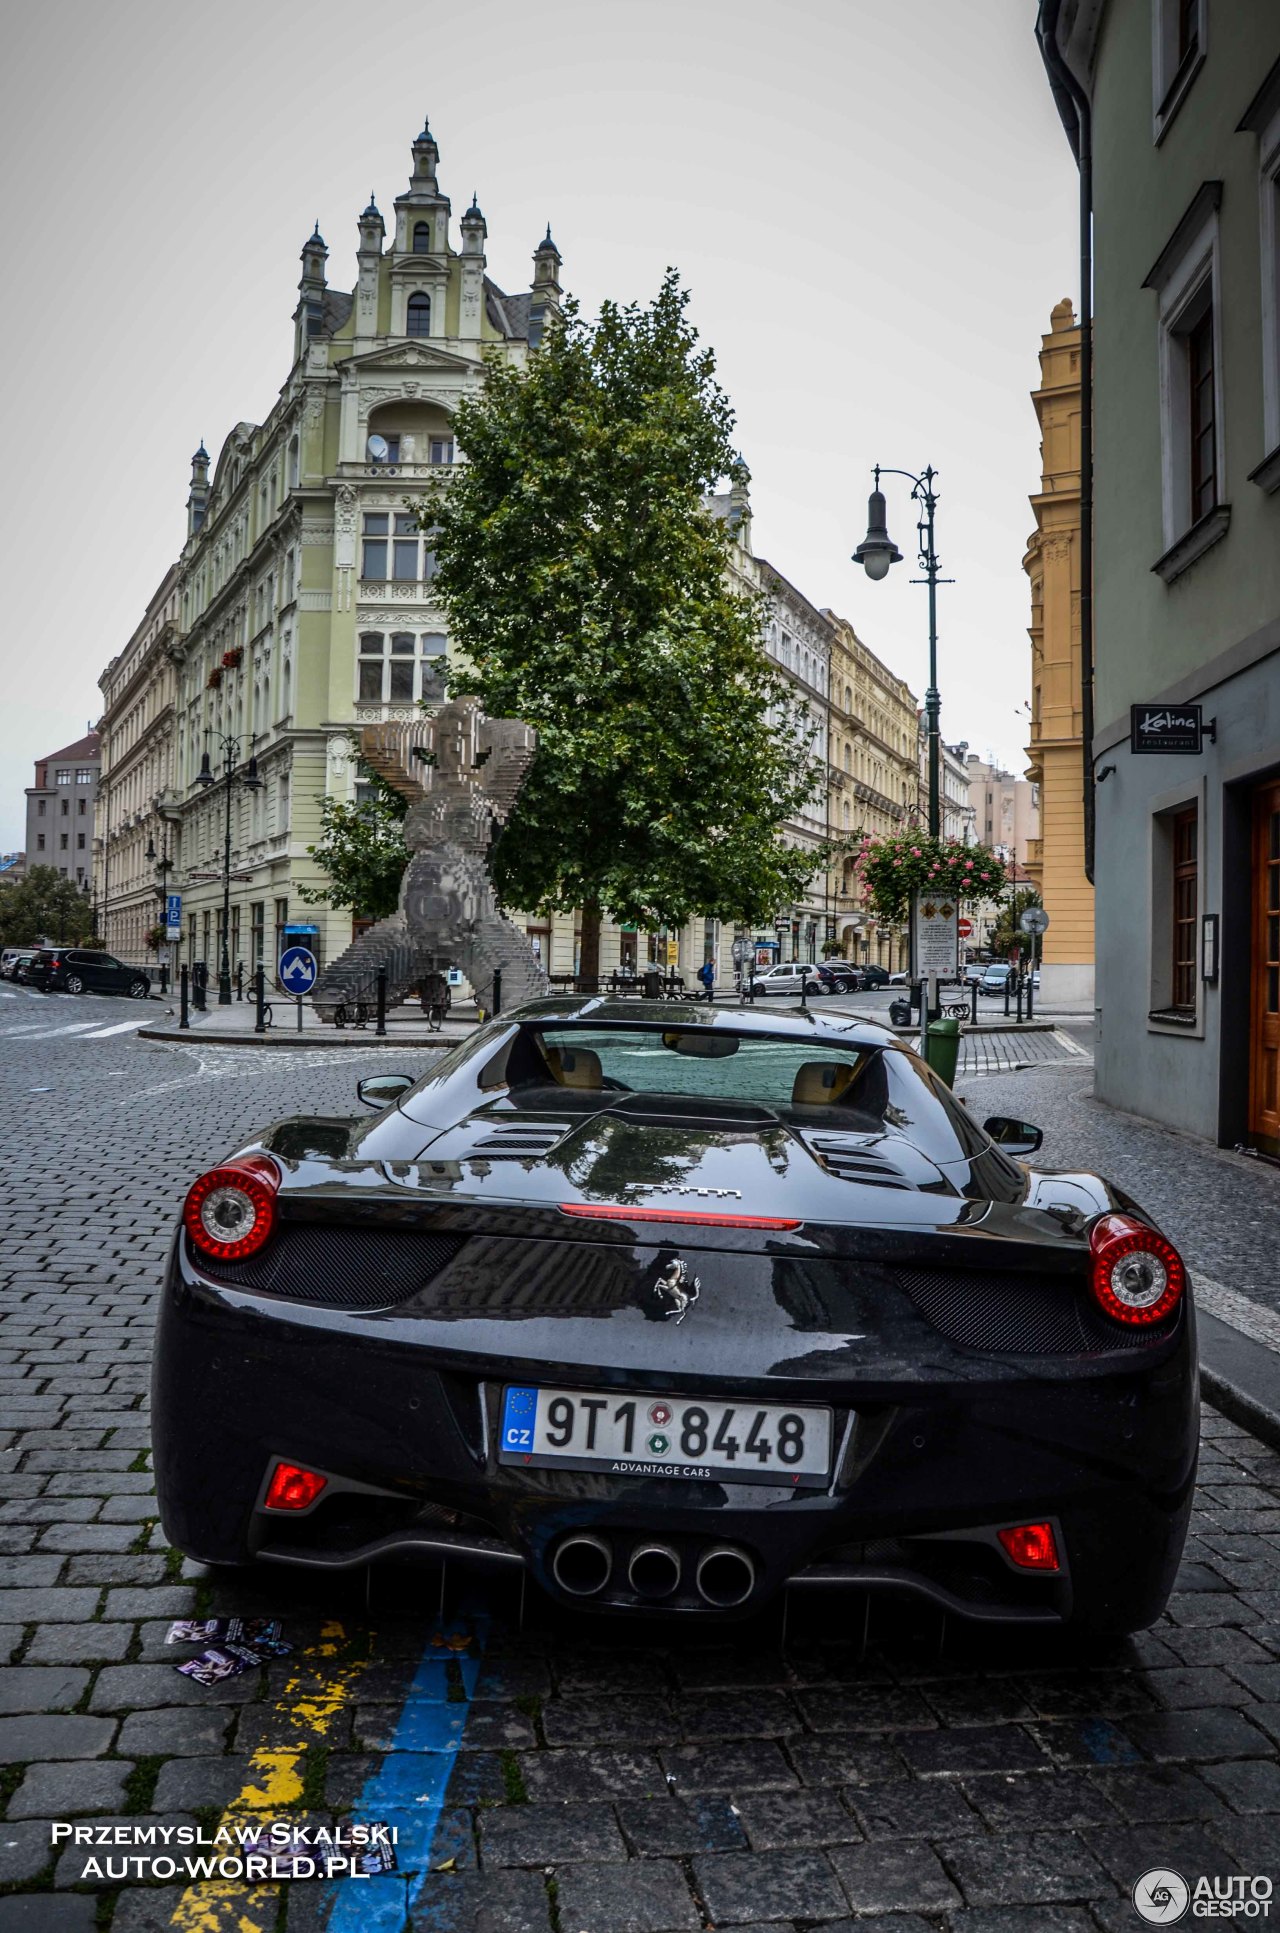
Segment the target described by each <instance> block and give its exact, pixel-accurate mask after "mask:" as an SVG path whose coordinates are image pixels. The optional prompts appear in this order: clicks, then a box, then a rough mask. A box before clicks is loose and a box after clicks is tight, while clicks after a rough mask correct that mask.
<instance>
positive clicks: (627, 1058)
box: [513, 1027, 874, 1107]
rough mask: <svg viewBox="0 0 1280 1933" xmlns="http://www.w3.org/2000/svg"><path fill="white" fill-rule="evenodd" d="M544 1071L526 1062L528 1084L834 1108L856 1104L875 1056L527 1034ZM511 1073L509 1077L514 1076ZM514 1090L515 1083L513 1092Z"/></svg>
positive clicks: (598, 1032)
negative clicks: (860, 1085)
mask: <svg viewBox="0 0 1280 1933" xmlns="http://www.w3.org/2000/svg"><path fill="white" fill-rule="evenodd" d="M530 1033H531V1035H532V1038H533V1041H534V1042H536V1045H537V1047H538V1049H539V1052H540V1057H541V1060H542V1062H543V1064H544V1067H545V1070H546V1071H545V1072H544V1071H543V1069H541V1068H538V1067H537V1063H536V1061H535V1060H532V1059H531V1058H525V1060H524V1071H525V1073H526V1075H527V1077H528V1080H529V1082H530V1083H532V1084H536V1083H538V1082H539V1081H541V1082H545V1081H546V1078H547V1073H549V1074H550V1076H551V1079H552V1080H553V1081H554V1082H555V1083H556V1084H557V1085H558V1086H561V1087H571V1088H588V1089H596V1090H599V1089H601V1088H603V1089H604V1090H606V1091H610V1090H612V1091H613V1092H615V1093H616V1092H618V1091H619V1090H625V1091H626V1092H628V1093H631V1094H689V1095H696V1096H697V1097H698V1098H699V1099H705V1100H720V1101H755V1102H759V1103H760V1104H761V1105H762V1106H765V1107H798V1106H810V1107H831V1106H834V1105H836V1104H837V1103H839V1102H842V1101H843V1102H846V1103H847V1102H849V1101H851V1100H852V1099H853V1094H854V1090H855V1088H856V1087H857V1085H858V1083H859V1081H860V1079H861V1078H862V1076H863V1074H864V1073H865V1070H866V1067H867V1065H868V1063H869V1062H870V1061H871V1060H872V1059H873V1058H874V1053H873V1052H869V1051H868V1050H867V1049H866V1048H858V1047H852V1046H851V1047H842V1046H833V1045H831V1044H829V1043H827V1042H823V1043H821V1045H817V1044H815V1043H814V1042H813V1041H806V1040H791V1039H786V1038H778V1039H773V1038H770V1037H769V1036H768V1035H763V1036H762V1035H759V1034H732V1033H728V1032H726V1031H724V1030H723V1029H721V1028H716V1029H714V1030H712V1029H706V1030H705V1031H703V1030H697V1029H686V1028H680V1027H673V1028H671V1029H670V1030H669V1031H668V1032H664V1033H659V1032H656V1031H653V1030H651V1029H644V1030H642V1029H640V1028H637V1029H636V1030H635V1031H634V1032H628V1031H626V1030H625V1029H623V1028H619V1027H608V1028H604V1027H602V1028H599V1029H594V1028H589V1027H572V1028H569V1027H565V1028H556V1027H540V1028H536V1029H530ZM514 1071H515V1070H514V1069H513V1072H514ZM514 1084H515V1083H513V1085H514Z"/></svg>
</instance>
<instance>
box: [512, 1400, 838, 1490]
mask: <svg viewBox="0 0 1280 1933" xmlns="http://www.w3.org/2000/svg"><path fill="white" fill-rule="evenodd" d="M498 1460H499V1461H500V1462H502V1463H520V1464H524V1465H526V1466H528V1467H532V1468H535V1469H550V1468H555V1469H564V1470H604V1471H607V1472H609V1473H610V1474H611V1475H618V1476H643V1477H686V1478H690V1477H694V1478H696V1477H712V1478H715V1479H717V1480H718V1481H720V1482H730V1483H785V1484H791V1485H795V1486H800V1485H810V1486H812V1485H818V1486H824V1485H825V1484H826V1481H827V1476H828V1473H829V1471H830V1469H831V1411H830V1410H829V1409H807V1408H800V1407H798V1406H796V1405H784V1404H780V1403H775V1404H762V1403H718V1402H710V1401H708V1400H706V1399H704V1398H699V1397H692V1398H686V1397H679V1396H628V1395H626V1394H625V1393H622V1394H619V1393H618V1392H617V1391H614V1392H613V1393H612V1394H609V1393H606V1392H605V1391H603V1390H590V1389H587V1390H581V1389H535V1388H530V1387H519V1386H515V1385H510V1386H508V1387H507V1388H506V1389H505V1390H504V1391H503V1400H502V1428H501V1432H500V1435H499V1440H498Z"/></svg>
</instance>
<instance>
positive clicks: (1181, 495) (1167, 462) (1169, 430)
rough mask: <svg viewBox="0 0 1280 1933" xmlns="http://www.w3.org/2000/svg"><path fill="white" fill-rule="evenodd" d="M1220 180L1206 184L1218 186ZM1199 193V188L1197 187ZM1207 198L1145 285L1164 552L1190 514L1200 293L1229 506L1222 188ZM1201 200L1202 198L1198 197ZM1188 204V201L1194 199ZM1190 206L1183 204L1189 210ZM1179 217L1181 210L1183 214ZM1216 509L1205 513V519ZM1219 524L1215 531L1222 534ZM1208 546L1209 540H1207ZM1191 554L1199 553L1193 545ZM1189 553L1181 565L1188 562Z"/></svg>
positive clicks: (1219, 470)
mask: <svg viewBox="0 0 1280 1933" xmlns="http://www.w3.org/2000/svg"><path fill="white" fill-rule="evenodd" d="M1218 185H1219V184H1208V183H1206V184H1205V186H1206V188H1208V187H1210V186H1218ZM1201 195H1202V196H1204V190H1203V189H1202V190H1201ZM1204 198H1205V199H1206V201H1207V202H1208V204H1209V205H1208V206H1206V207H1205V208H1204V209H1203V211H1202V212H1201V213H1200V215H1199V218H1198V219H1197V220H1196V221H1195V223H1194V225H1193V226H1192V228H1191V229H1190V230H1189V232H1188V233H1187V234H1186V235H1185V236H1182V237H1181V238H1178V237H1177V236H1175V240H1176V241H1177V246H1176V248H1174V247H1173V245H1172V244H1171V245H1170V247H1169V248H1167V249H1166V250H1165V252H1164V254H1163V255H1162V256H1161V258H1160V260H1159V262H1157V264H1156V266H1155V268H1154V269H1152V271H1151V274H1150V275H1149V276H1148V277H1147V278H1146V282H1145V284H1144V286H1145V287H1147V288H1153V289H1154V290H1155V291H1156V295H1157V299H1158V303H1159V311H1158V332H1159V337H1158V339H1159V359H1160V486H1161V487H1160V495H1161V508H1162V514H1163V526H1164V548H1165V551H1166V553H1167V552H1169V551H1170V550H1171V549H1172V548H1173V546H1174V545H1175V544H1177V543H1178V542H1179V540H1180V539H1181V538H1183V537H1185V536H1186V535H1187V533H1188V531H1189V530H1190V529H1191V528H1192V526H1193V523H1194V522H1195V521H1196V520H1195V519H1194V518H1193V517H1192V514H1191V432H1190V416H1191V412H1190V395H1189V390H1188V381H1187V356H1186V347H1185V342H1184V340H1183V338H1184V337H1185V334H1186V331H1187V328H1188V326H1189V323H1190V322H1191V320H1193V319H1194V317H1195V315H1196V313H1197V311H1198V309H1199V307H1200V304H1201V302H1202V301H1203V299H1204V298H1205V296H1206V294H1207V297H1208V300H1209V303H1210V305H1211V309H1212V315H1213V409H1214V451H1215V464H1216V476H1217V480H1218V501H1217V504H1216V505H1215V511H1221V510H1225V509H1226V508H1227V502H1226V493H1225V488H1224V485H1225V482H1226V474H1227V456H1226V421H1225V411H1224V396H1223V382H1222V267H1221V249H1220V243H1219V233H1218V214H1219V209H1218V205H1217V204H1218V201H1219V200H1220V195H1214V194H1209V195H1208V196H1205V197H1204ZM1197 199H1200V197H1197ZM1193 207H1194V204H1193ZM1190 212H1191V211H1190V210H1188V213H1190ZM1183 219H1184V221H1185V220H1186V217H1185V216H1184V218H1183ZM1213 515H1214V511H1210V512H1207V513H1206V517H1205V518H1202V519H1200V520H1199V521H1200V522H1205V521H1206V520H1207V519H1208V518H1210V517H1212V516H1213ZM1221 534H1222V533H1221V531H1220V530H1219V531H1217V532H1216V533H1215V539H1216V536H1220V535H1221ZM1206 548H1207V546H1206ZM1195 555H1197V556H1198V555H1200V552H1199V551H1198V550H1197V551H1196V552H1195ZM1193 561H1194V559H1193V558H1192V557H1190V556H1188V557H1187V558H1186V559H1185V560H1182V563H1181V567H1182V568H1185V567H1186V564H1188V563H1191V562H1193Z"/></svg>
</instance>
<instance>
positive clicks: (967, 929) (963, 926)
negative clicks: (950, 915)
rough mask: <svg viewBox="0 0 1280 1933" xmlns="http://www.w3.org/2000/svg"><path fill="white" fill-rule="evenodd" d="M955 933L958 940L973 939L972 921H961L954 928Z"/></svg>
mask: <svg viewBox="0 0 1280 1933" xmlns="http://www.w3.org/2000/svg"><path fill="white" fill-rule="evenodd" d="M956 932H957V933H958V934H959V935H960V938H961V939H962V940H971V939H972V938H973V921H972V920H961V921H960V923H959V925H958V926H957V927H956Z"/></svg>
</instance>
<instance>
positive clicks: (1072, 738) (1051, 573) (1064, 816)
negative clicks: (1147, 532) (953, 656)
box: [979, 301, 1093, 1005]
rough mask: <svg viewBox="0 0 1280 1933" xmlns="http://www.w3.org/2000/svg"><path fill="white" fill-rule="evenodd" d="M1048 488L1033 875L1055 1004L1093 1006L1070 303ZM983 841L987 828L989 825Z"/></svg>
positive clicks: (1058, 324)
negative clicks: (1045, 920)
mask: <svg viewBox="0 0 1280 1933" xmlns="http://www.w3.org/2000/svg"><path fill="white" fill-rule="evenodd" d="M1031 400H1032V402H1033V403H1034V404H1035V410H1036V415H1037V417H1038V418H1039V421H1040V467H1041V472H1042V476H1041V484H1040V490H1039V492H1038V494H1037V495H1035V496H1033V497H1032V498H1031V508H1032V509H1033V511H1034V512H1035V519H1036V528H1035V532H1034V534H1033V535H1032V537H1031V540H1030V542H1029V543H1028V545H1027V554H1026V556H1025V557H1024V558H1023V560H1022V563H1023V569H1024V570H1025V571H1026V572H1027V575H1028V576H1029V578H1030V579H1031V626H1030V631H1031V743H1030V744H1029V745H1028V747H1027V759H1028V766H1027V777H1028V778H1029V779H1030V780H1032V782H1033V783H1038V785H1039V788H1040V836H1039V838H1038V839H1031V840H1029V841H1028V842H1027V856H1026V869H1027V872H1028V873H1029V874H1030V875H1031V877H1032V879H1033V880H1034V881H1035V883H1036V885H1037V886H1038V887H1039V889H1040V894H1041V897H1042V898H1043V900H1044V904H1045V910H1046V911H1047V912H1048V914H1049V918H1050V926H1049V930H1048V932H1047V933H1046V934H1045V936H1044V966H1043V981H1042V984H1043V992H1044V998H1045V999H1046V1000H1060V1001H1080V1002H1082V1003H1084V1004H1087V1005H1092V1003H1093V888H1092V886H1091V885H1090V884H1089V882H1088V880H1087V879H1086V877H1085V871H1084V783H1083V778H1082V758H1083V753H1082V746H1081V730H1082V725H1081V715H1080V330H1079V327H1078V326H1077V324H1076V319H1075V316H1074V314H1073V313H1072V308H1071V304H1070V302H1068V301H1062V302H1059V303H1058V304H1057V305H1056V307H1055V308H1054V309H1053V311H1052V314H1051V316H1050V318H1049V333H1048V335H1046V336H1044V337H1043V338H1042V343H1041V349H1040V387H1039V388H1038V389H1037V390H1034V391H1033V392H1032V398H1031ZM979 836H981V827H979Z"/></svg>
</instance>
